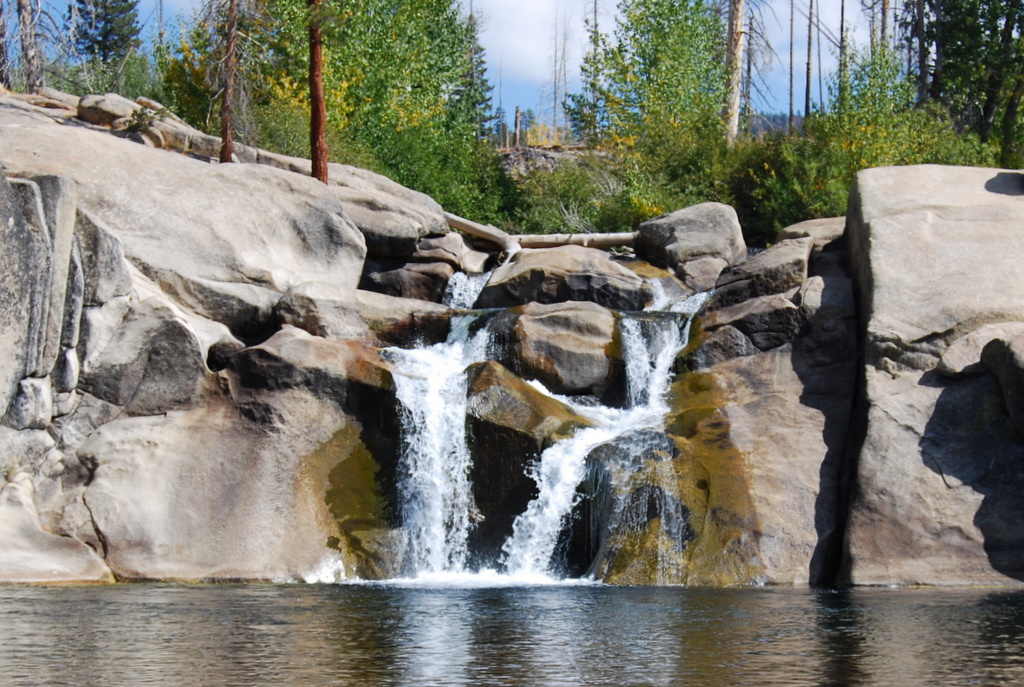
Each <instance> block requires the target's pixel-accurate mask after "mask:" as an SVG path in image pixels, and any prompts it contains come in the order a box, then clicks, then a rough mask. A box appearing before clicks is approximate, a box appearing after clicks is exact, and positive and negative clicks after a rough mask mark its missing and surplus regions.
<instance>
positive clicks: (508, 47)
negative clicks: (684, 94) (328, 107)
mask: <svg viewBox="0 0 1024 687" xmlns="http://www.w3.org/2000/svg"><path fill="white" fill-rule="evenodd" d="M201 1H202V0H164V17H165V22H171V21H172V17H173V16H174V15H176V14H179V13H184V14H186V15H187V14H189V13H191V11H192V8H193V7H196V6H199V4H200V3H201ZM461 1H462V3H463V8H464V9H465V10H466V11H468V10H469V5H470V3H471V2H472V6H473V7H472V9H473V12H474V13H475V14H476V16H477V17H478V21H479V25H480V27H481V32H480V42H481V44H482V46H483V48H484V50H485V52H486V57H487V63H488V78H489V80H490V82H491V85H492V86H494V93H493V98H492V102H493V105H494V106H495V107H497V106H498V105H499V103H500V104H501V105H502V106H503V107H504V109H505V110H506V111H507V112H510V113H511V112H514V111H515V108H516V106H519V107H521V108H522V109H524V110H526V109H533V110H535V111H536V112H538V113H542V112H544V111H548V112H550V109H551V104H550V103H551V83H552V75H551V73H552V54H553V51H554V41H555V28H554V27H556V26H557V27H558V31H559V40H561V39H562V35H563V33H564V34H565V35H567V40H566V41H565V47H566V53H567V62H568V65H567V71H568V76H569V90H570V92H573V91H577V90H579V65H580V61H581V60H582V57H583V53H584V50H585V44H586V39H587V36H586V29H585V27H584V24H583V21H584V16H589V15H590V14H591V13H592V11H593V10H592V9H591V8H592V6H593V5H592V3H593V0H516V1H512V0H461ZM156 2H157V0H142V2H141V4H140V12H139V14H140V20H143V21H145V20H146V19H147V17H149V18H151V20H152V23H153V25H155V23H156V18H155V15H156V12H155V8H156ZM597 2H598V23H599V24H600V25H601V26H602V30H610V29H611V28H612V26H613V23H614V19H615V8H616V5H617V3H618V0H597ZM819 2H820V5H821V10H820V13H821V18H822V22H823V24H824V25H826V26H830V27H833V31H834V32H835V33H838V26H839V7H840V1H839V0H818V2H816V4H818V3H819ZM753 4H758V5H760V6H761V10H760V14H761V16H762V18H763V23H764V32H765V35H766V36H767V38H768V41H769V42H770V43H771V45H772V47H773V49H774V53H775V56H774V57H772V58H770V61H769V62H768V63H767V64H762V65H761V66H760V67H759V69H760V71H761V74H762V77H763V82H764V85H763V86H762V91H763V94H762V95H761V96H760V97H756V98H755V102H754V107H755V109H756V110H757V111H759V112H760V113H762V114H768V113H773V112H788V109H789V90H788V83H789V12H790V0H760V2H757V3H755V2H754V0H748V5H753ZM847 5H848V8H847V14H848V17H847V22H848V25H849V26H850V35H851V37H852V39H853V41H854V42H855V43H860V44H864V43H866V42H867V40H868V26H867V21H866V19H865V18H864V17H863V16H862V14H861V12H860V11H859V5H860V3H858V2H853V1H851V2H848V3H847ZM796 7H797V12H796V21H795V24H796V34H797V37H796V40H795V41H794V43H793V49H794V72H795V74H796V82H797V88H796V94H795V101H796V103H795V107H796V112H797V114H798V115H799V114H803V112H802V110H803V102H804V88H803V83H804V74H805V70H806V66H805V65H806V62H805V60H806V56H807V36H806V33H807V17H806V11H807V0H796ZM849 15H853V16H849ZM821 56H822V61H823V63H824V64H825V69H824V74H826V75H827V74H829V73H830V72H832V71H834V69H835V63H836V58H835V50H834V49H833V48H832V47H831V46H827V45H823V46H822V50H821ZM814 60H815V61H817V48H815V55H814ZM813 81H814V83H815V92H814V98H815V100H817V97H818V94H817V86H816V85H817V83H818V77H817V70H816V71H815V76H814V77H813ZM548 116H550V114H549V115H548Z"/></svg>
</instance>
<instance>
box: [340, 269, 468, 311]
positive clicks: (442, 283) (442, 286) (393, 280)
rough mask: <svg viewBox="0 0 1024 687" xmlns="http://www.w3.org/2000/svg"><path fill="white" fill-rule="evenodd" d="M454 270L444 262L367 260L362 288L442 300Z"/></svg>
mask: <svg viewBox="0 0 1024 687" xmlns="http://www.w3.org/2000/svg"><path fill="white" fill-rule="evenodd" d="M453 274H455V270H453V269H452V266H451V265H448V264H446V263H443V262H424V263H399V264H395V263H378V262H375V261H372V260H367V261H366V265H365V267H364V273H363V278H362V280H361V281H360V282H359V288H360V289H364V290H366V291H376V292H378V293H382V294H385V295H388V296H393V297H395V298H408V299H415V300H421V301H429V302H431V303H440V302H441V301H442V300H444V294H445V290H446V289H447V288H448V281H449V280H450V279H451V278H452V275H453Z"/></svg>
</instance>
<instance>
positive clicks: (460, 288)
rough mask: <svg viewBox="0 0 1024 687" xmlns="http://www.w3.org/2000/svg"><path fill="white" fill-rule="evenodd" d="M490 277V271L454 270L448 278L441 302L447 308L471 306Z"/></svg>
mask: <svg viewBox="0 0 1024 687" xmlns="http://www.w3.org/2000/svg"><path fill="white" fill-rule="evenodd" d="M490 278H491V273H490V272H482V273H480V274H466V273H465V272H456V273H455V274H453V275H452V278H451V279H449V280H448V288H447V289H445V292H444V299H443V300H442V301H441V302H442V303H443V304H444V305H447V306H448V307H449V308H466V309H468V308H472V307H473V304H474V303H476V299H477V297H478V296H479V295H480V292H481V291H483V289H484V286H486V285H487V280H488V279H490Z"/></svg>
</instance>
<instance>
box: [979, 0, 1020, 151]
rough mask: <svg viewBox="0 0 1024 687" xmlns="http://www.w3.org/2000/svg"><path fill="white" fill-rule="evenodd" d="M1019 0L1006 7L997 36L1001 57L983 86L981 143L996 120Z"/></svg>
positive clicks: (1010, 54)
mask: <svg viewBox="0 0 1024 687" xmlns="http://www.w3.org/2000/svg"><path fill="white" fill-rule="evenodd" d="M1020 8H1021V0H1016V1H1015V2H1012V3H1011V4H1010V6H1009V7H1008V8H1007V12H1006V23H1005V24H1003V32H1002V34H1001V35H1000V37H999V45H1000V47H1001V48H1002V51H1001V52H1002V56H1001V57H1002V59H1001V60H1000V61H999V66H998V67H997V68H996V69H994V70H992V72H990V73H989V75H988V84H987V85H986V88H985V103H984V104H983V105H982V109H981V125H980V126H979V127H978V135H979V137H980V138H981V142H982V143H987V142H988V140H989V138H990V137H991V135H992V127H993V125H994V124H995V120H996V107H997V105H998V104H999V97H1000V96H1001V95H1002V93H1003V83H1004V82H1005V80H1006V71H1005V70H1006V66H1007V65H1008V64H1010V62H1011V61H1012V59H1013V40H1014V39H1013V32H1014V29H1015V28H1016V26H1017V16H1018V15H1019V14H1020Z"/></svg>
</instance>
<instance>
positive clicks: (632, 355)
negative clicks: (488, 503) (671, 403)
mask: <svg viewBox="0 0 1024 687" xmlns="http://www.w3.org/2000/svg"><path fill="white" fill-rule="evenodd" d="M706 299H707V295H706V294H697V295H695V296H692V297H691V298H689V299H687V300H686V301H685V302H684V303H681V304H678V306H677V307H678V310H676V309H670V311H669V313H670V314H668V315H661V316H658V317H654V318H651V319H650V320H648V321H645V322H643V323H641V321H640V320H639V319H633V318H630V317H629V316H624V319H623V320H621V321H620V334H621V338H622V347H623V353H624V357H625V358H626V361H625V362H626V374H627V388H628V392H629V399H630V407H629V408H627V409H625V410H616V409H613V408H600V407H599V408H594V407H589V406H583V405H578V404H575V403H573V402H572V399H567V398H560V400H562V401H563V402H567V403H569V404H570V405H571V406H572V407H573V410H575V411H576V412H577V413H579V414H580V415H583V416H584V417H586V418H588V419H589V420H591V421H592V422H593V423H594V426H593V427H588V428H585V429H582V430H580V431H578V432H576V434H575V435H573V436H572V437H571V438H569V439H566V440H564V441H561V442H559V443H557V444H555V445H553V446H551V447H550V448H548V449H547V450H545V451H544V452H543V453H542V454H541V457H540V461H539V462H538V463H537V464H536V465H534V466H533V467H532V468H531V475H530V476H531V477H532V478H533V479H534V481H536V483H537V488H538V494H537V497H536V498H535V499H534V500H533V501H531V502H530V504H529V506H528V507H527V509H526V511H525V512H524V513H522V514H521V515H520V516H519V517H518V518H516V521H515V524H514V525H513V532H512V536H511V537H510V538H509V540H508V541H507V542H506V543H505V545H504V547H503V550H504V552H505V569H506V570H507V571H508V573H509V574H511V575H544V574H547V573H548V572H549V566H550V563H551V557H552V554H553V553H554V550H555V547H556V545H557V543H558V536H559V534H560V533H561V531H562V529H563V527H564V526H565V523H566V520H567V519H568V517H569V515H570V513H571V512H572V508H573V506H574V505H576V503H577V501H578V498H579V496H578V494H577V487H578V486H579V484H580V482H582V481H583V478H584V472H585V468H586V459H587V456H588V455H589V454H590V452H591V451H592V450H593V449H594V448H596V447H597V446H600V445H601V444H605V443H607V442H610V441H614V440H615V439H617V438H619V437H623V436H625V435H627V434H630V433H634V432H637V431H638V430H642V429H660V428H661V423H662V419H663V418H664V415H665V413H666V412H667V411H668V407H667V405H666V403H665V398H664V396H665V392H666V391H667V390H668V385H669V382H670V380H671V368H672V363H673V361H674V360H675V358H676V356H677V355H678V354H679V352H680V351H681V350H682V349H683V348H684V347H685V346H686V343H687V335H688V332H689V325H690V322H691V320H692V319H693V314H694V313H695V312H696V311H697V310H698V309H699V307H700V305H701V304H702V303H703V302H704V301H705V300H706ZM674 307H675V306H674ZM676 313H678V314H676ZM643 325H646V326H643ZM645 329H646V330H647V331H644V330H645Z"/></svg>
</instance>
